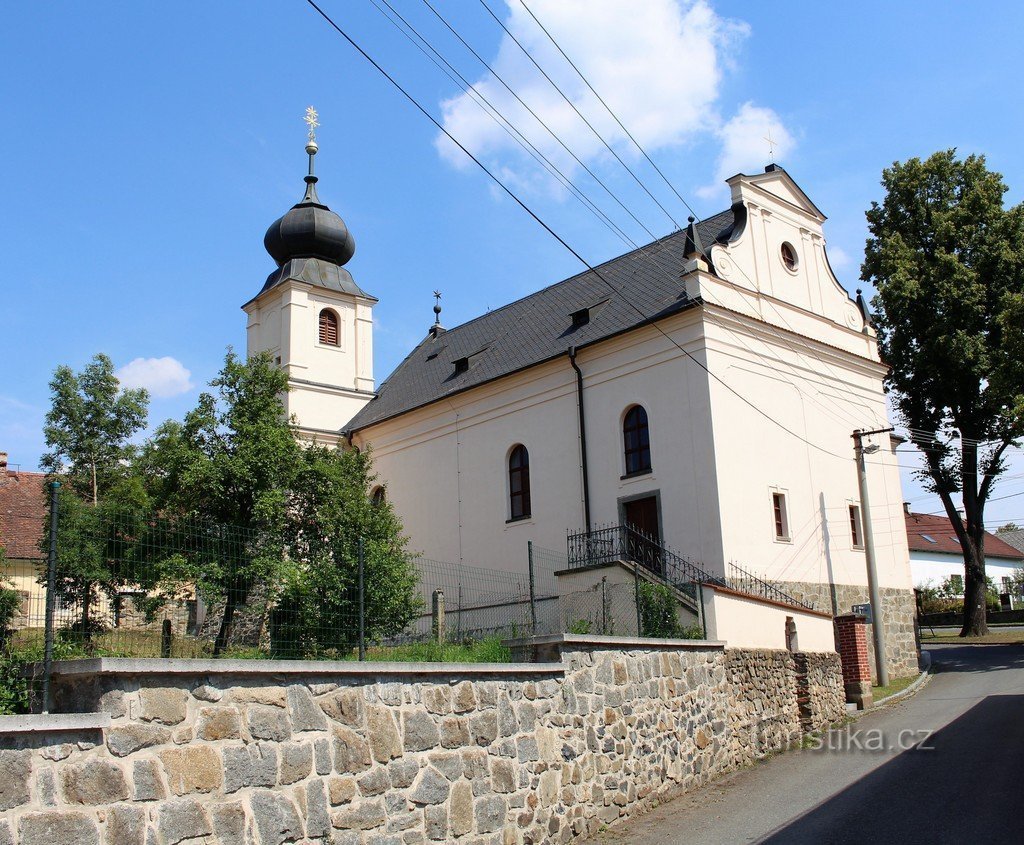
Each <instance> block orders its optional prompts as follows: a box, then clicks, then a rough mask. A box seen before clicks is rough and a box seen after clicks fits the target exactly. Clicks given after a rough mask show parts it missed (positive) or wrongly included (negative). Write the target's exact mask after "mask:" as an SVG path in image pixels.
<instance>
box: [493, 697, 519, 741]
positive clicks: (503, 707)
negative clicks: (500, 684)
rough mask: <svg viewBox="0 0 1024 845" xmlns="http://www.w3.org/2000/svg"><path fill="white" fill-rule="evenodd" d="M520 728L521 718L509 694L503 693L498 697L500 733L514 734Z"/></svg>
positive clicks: (505, 734) (502, 734)
mask: <svg viewBox="0 0 1024 845" xmlns="http://www.w3.org/2000/svg"><path fill="white" fill-rule="evenodd" d="M518 730H519V719H518V718H516V711H515V708H514V707H513V706H512V702H511V701H509V698H508V695H507V694H506V693H502V694H501V697H500V698H499V699H498V733H499V734H500V735H501V736H512V735H513V734H515V733H516V732H517V731H518Z"/></svg>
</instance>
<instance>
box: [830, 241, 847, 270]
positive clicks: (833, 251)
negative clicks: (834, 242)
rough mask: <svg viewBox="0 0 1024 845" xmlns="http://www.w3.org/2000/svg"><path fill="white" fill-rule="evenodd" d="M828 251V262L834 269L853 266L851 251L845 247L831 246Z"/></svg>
mask: <svg viewBox="0 0 1024 845" xmlns="http://www.w3.org/2000/svg"><path fill="white" fill-rule="evenodd" d="M827 252H828V263H829V264H831V265H832V269H833V270H845V269H846V268H847V267H849V266H851V265H852V263H853V261H852V260H851V259H850V255H849V253H847V251H846V250H845V249H842V248H841V247H838V246H830V247H829V248H828V250H827Z"/></svg>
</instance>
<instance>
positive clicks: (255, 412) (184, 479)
mask: <svg viewBox="0 0 1024 845" xmlns="http://www.w3.org/2000/svg"><path fill="white" fill-rule="evenodd" d="M211 387H213V388H214V389H215V391H216V393H212V392H204V393H203V394H201V395H200V397H199V402H198V404H197V406H196V408H195V409H194V410H192V411H190V412H189V413H188V414H187V415H186V416H185V419H184V421H183V422H182V423H176V422H167V423H165V424H164V425H162V426H161V427H160V428H159V429H158V430H157V432H156V434H155V436H154V437H153V438H152V440H151V441H150V442H149V443H148V444H147V446H146V449H145V451H144V453H143V455H142V457H141V459H140V461H139V472H140V473H141V475H142V477H143V478H144V479H145V482H146V485H147V488H148V490H149V491H150V494H151V496H152V498H153V501H154V503H155V504H156V506H157V508H158V510H160V511H161V512H162V513H163V514H164V515H175V516H176V517H179V518H181V517H185V518H194V519H195V526H196V530H195V531H194V532H192V533H191V534H188V532H184V533H181V532H179V535H178V537H179V543H183V547H182V549H181V550H180V551H181V552H182V553H181V554H180V555H178V556H177V557H176V558H174V557H172V558H171V560H170V563H171V564H172V570H171V571H170V572H169V573H168V574H169V577H171V578H176V579H178V580H191V581H192V583H194V584H196V586H197V588H198V589H199V591H200V593H201V594H202V595H204V596H205V597H207V598H212V599H214V600H218V601H222V602H223V608H224V609H223V616H222V618H221V623H220V629H219V631H218V633H217V638H216V641H215V643H214V654H221V653H222V652H223V651H224V649H225V648H226V647H227V645H228V644H229V642H230V639H231V634H232V630H233V625H234V622H235V614H236V610H237V609H238V607H240V606H243V605H245V603H246V601H247V599H248V598H249V596H250V593H251V592H252V590H253V588H254V587H256V586H257V585H259V586H260V588H261V589H262V590H265V591H266V596H265V597H266V599H267V600H271V599H272V598H273V595H272V592H273V591H274V590H275V589H277V588H278V586H279V585H280V583H281V580H282V577H283V575H284V564H285V558H284V554H283V541H282V532H283V529H284V526H285V521H286V506H287V503H288V499H289V490H290V487H291V483H292V479H293V477H294V476H295V472H296V468H297V467H298V466H299V465H300V462H301V459H302V453H301V449H300V447H299V446H298V444H297V443H296V441H295V438H294V436H293V435H292V431H291V428H290V427H289V421H288V419H287V418H286V415H285V410H284V403H283V401H282V396H283V395H284V393H285V391H286V390H288V377H287V375H286V374H285V372H284V371H283V370H280V369H278V368H276V367H275V366H273V364H272V363H271V361H270V356H269V355H267V354H262V355H256V356H254V357H252V358H250V359H249V360H248V361H247V362H246V361H242V360H241V359H239V358H238V357H237V356H236V355H235V354H234V353H233V352H231V351H230V350H229V351H228V353H227V356H226V357H225V360H224V367H223V369H222V370H221V372H220V374H219V375H218V376H217V378H216V379H214V380H213V381H212V382H211ZM186 534H188V536H187V537H186ZM186 541H187V542H186ZM174 563H177V564H178V566H177V568H176V569H175V568H174V567H173V564H174ZM186 564H187V565H186Z"/></svg>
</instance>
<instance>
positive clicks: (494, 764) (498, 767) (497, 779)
mask: <svg viewBox="0 0 1024 845" xmlns="http://www.w3.org/2000/svg"><path fill="white" fill-rule="evenodd" d="M491 788H492V789H493V790H494V791H495V792H515V790H516V772H515V767H514V766H513V765H512V761H511V760H502V759H499V758H495V759H493V760H491Z"/></svg>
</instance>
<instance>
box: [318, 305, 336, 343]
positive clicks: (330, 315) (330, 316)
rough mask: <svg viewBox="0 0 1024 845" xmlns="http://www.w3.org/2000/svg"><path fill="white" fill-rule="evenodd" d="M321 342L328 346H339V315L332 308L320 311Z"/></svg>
mask: <svg viewBox="0 0 1024 845" xmlns="http://www.w3.org/2000/svg"><path fill="white" fill-rule="evenodd" d="M320 342H321V343H322V344H324V345H326V346H338V345H339V341H338V315H337V314H335V313H334V312H333V311H332V310H331V309H330V308H325V309H324V310H323V311H321V312H320Z"/></svg>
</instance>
